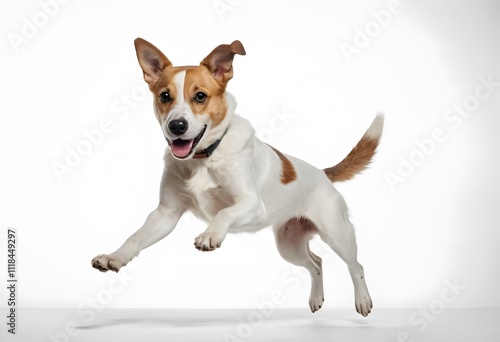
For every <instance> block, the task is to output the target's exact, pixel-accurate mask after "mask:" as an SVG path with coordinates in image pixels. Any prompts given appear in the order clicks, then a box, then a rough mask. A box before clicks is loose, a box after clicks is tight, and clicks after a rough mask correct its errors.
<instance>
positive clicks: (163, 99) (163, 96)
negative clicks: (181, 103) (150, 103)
mask: <svg viewBox="0 0 500 342" xmlns="http://www.w3.org/2000/svg"><path fill="white" fill-rule="evenodd" d="M170 101H172V98H171V97H170V94H169V93H168V91H164V92H163V93H161V94H160V102H161V103H167V102H170Z"/></svg>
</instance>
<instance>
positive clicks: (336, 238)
mask: <svg viewBox="0 0 500 342" xmlns="http://www.w3.org/2000/svg"><path fill="white" fill-rule="evenodd" d="M325 203H328V204H324V205H322V207H321V209H320V211H319V214H320V216H319V220H318V230H319V235H320V237H321V239H322V240H323V241H324V242H326V243H327V244H328V245H329V246H330V247H331V248H332V249H333V251H334V252H335V253H337V255H338V256H339V257H340V258H341V259H342V260H343V261H344V262H345V263H346V264H347V267H348V269H349V273H350V275H351V279H352V282H353V284H354V299H355V304H356V311H357V312H358V313H359V314H361V315H362V316H368V314H369V313H370V312H371V309H372V307H373V303H372V299H371V297H370V294H369V292H368V288H367V286H366V282H365V275H364V271H363V267H362V266H361V264H360V263H359V262H358V260H357V250H358V249H357V245H356V237H355V234H354V227H353V225H352V223H351V222H350V221H349V218H348V217H347V206H346V204H345V202H344V199H343V198H342V197H341V196H340V195H338V196H336V197H335V199H334V203H332V202H331V201H325Z"/></svg>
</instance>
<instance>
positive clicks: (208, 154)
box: [193, 128, 228, 159]
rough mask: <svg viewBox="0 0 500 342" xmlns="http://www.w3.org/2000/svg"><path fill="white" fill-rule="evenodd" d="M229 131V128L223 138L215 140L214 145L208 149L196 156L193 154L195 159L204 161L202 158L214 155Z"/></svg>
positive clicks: (196, 153) (197, 153)
mask: <svg viewBox="0 0 500 342" xmlns="http://www.w3.org/2000/svg"><path fill="white" fill-rule="evenodd" d="M227 130H228V128H226V130H225V131H224V133H222V136H221V137H220V138H219V139H217V140H215V141H214V142H213V143H212V145H210V146H208V147H207V148H205V149H203V150H201V151H198V152H195V154H193V159H202V158H208V157H210V156H211V155H212V153H214V151H215V149H216V148H217V146H219V143H220V141H221V140H222V138H224V136H225V135H226V133H227Z"/></svg>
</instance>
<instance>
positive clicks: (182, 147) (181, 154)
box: [170, 139, 193, 158]
mask: <svg viewBox="0 0 500 342" xmlns="http://www.w3.org/2000/svg"><path fill="white" fill-rule="evenodd" d="M192 146H193V140H182V139H177V140H174V141H172V145H171V146H170V149H171V150H172V153H173V154H174V156H176V157H178V158H185V157H187V155H188V154H189V152H191V147H192Z"/></svg>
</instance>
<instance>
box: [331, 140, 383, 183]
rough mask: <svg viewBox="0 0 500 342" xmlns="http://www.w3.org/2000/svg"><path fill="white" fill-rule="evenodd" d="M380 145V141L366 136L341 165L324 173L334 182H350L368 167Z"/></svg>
mask: <svg viewBox="0 0 500 342" xmlns="http://www.w3.org/2000/svg"><path fill="white" fill-rule="evenodd" d="M378 144H379V139H373V138H370V137H368V136H367V135H366V134H365V135H364V136H363V137H362V138H361V140H360V141H359V142H358V143H357V144H356V146H354V148H353V149H352V150H351V152H349V154H348V155H347V156H346V157H345V158H344V159H343V160H342V161H341V162H340V163H338V164H337V165H335V166H332V167H329V168H327V169H324V170H323V171H324V172H325V174H326V176H327V177H328V179H329V180H330V181H332V182H342V181H346V180H349V179H351V178H353V177H354V176H355V175H356V174H357V173H359V172H361V171H363V170H364V169H366V168H367V167H368V165H369V164H370V163H371V161H372V158H373V156H374V155H375V153H376V151H377V147H378Z"/></svg>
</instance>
